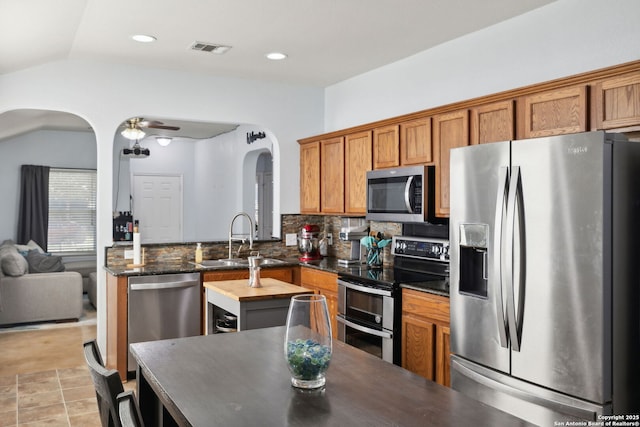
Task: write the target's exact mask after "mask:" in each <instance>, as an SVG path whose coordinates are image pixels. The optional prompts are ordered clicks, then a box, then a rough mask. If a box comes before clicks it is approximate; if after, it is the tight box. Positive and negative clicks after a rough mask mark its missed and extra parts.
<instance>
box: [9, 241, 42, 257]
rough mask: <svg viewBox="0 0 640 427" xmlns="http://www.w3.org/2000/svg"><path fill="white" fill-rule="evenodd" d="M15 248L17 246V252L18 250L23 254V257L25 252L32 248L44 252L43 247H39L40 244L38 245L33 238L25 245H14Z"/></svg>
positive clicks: (25, 254)
mask: <svg viewBox="0 0 640 427" xmlns="http://www.w3.org/2000/svg"><path fill="white" fill-rule="evenodd" d="M16 248H18V252H20V253H21V254H22V255H24V256H25V257H26V256H27V254H28V253H29V251H30V250H32V249H36V250H37V251H38V252H40V253H41V254H43V253H45V252H44V249H42V248H41V247H40V245H38V244H37V243H36V242H34V241H33V240H29V243H27V244H26V245H16Z"/></svg>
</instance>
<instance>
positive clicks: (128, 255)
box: [124, 249, 133, 259]
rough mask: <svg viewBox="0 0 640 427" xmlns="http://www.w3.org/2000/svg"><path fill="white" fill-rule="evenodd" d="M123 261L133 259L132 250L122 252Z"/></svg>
mask: <svg viewBox="0 0 640 427" xmlns="http://www.w3.org/2000/svg"><path fill="white" fill-rule="evenodd" d="M124 259H133V249H129V250H126V249H125V251H124Z"/></svg>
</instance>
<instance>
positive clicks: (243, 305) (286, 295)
mask: <svg viewBox="0 0 640 427" xmlns="http://www.w3.org/2000/svg"><path fill="white" fill-rule="evenodd" d="M260 282H261V283H262V287H260V288H251V287H249V281H248V280H247V279H239V280H220V281H211V282H204V284H203V285H204V288H205V292H206V299H207V304H206V312H205V316H206V323H205V325H206V334H212V333H217V332H222V331H227V332H228V331H229V327H228V325H226V324H223V323H222V319H224V318H225V316H226V314H227V313H231V314H233V315H235V316H237V322H236V328H237V330H238V331H246V330H248V329H260V328H269V327H272V326H282V325H284V324H285V323H286V322H287V312H288V311H289V303H290V301H291V297H293V296H295V295H301V294H312V293H313V291H312V290H311V289H307V288H303V287H300V286H296V285H292V284H291V283H286V282H283V281H281V280H277V279H272V278H264V279H261V280H260Z"/></svg>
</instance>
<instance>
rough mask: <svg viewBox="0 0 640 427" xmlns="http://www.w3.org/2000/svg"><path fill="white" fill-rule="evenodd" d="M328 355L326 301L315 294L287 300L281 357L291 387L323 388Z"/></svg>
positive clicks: (330, 346)
mask: <svg viewBox="0 0 640 427" xmlns="http://www.w3.org/2000/svg"><path fill="white" fill-rule="evenodd" d="M331 352H332V341H331V322H330V321H329V310H328V309H327V300H326V298H325V297H324V296H323V295H315V294H304V295H296V296H294V297H293V298H291V303H290V304H289V312H288V314H287V326H286V333H285V338H284V356H285V360H286V362H287V366H288V367H289V371H290V372H291V384H292V385H293V386H294V387H298V388H302V389H316V388H320V387H323V386H324V385H325V382H326V380H325V372H326V371H327V369H328V368H329V362H330V361H331Z"/></svg>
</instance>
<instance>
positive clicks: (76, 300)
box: [0, 240, 83, 326]
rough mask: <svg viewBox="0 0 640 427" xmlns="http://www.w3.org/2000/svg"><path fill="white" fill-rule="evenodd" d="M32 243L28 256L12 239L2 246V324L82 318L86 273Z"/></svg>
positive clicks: (0, 248) (0, 293)
mask: <svg viewBox="0 0 640 427" xmlns="http://www.w3.org/2000/svg"><path fill="white" fill-rule="evenodd" d="M31 243H32V242H29V244H28V245H27V247H28V254H27V256H24V255H22V254H21V253H20V251H19V250H18V248H19V247H20V246H21V245H16V244H15V243H13V242H12V241H10V240H5V241H4V242H3V243H2V244H1V245H0V326H4V325H12V324H19V323H31V322H42V321H58V320H74V319H75V320H77V319H79V318H80V316H81V315H82V310H83V308H82V292H83V285H82V275H81V274H80V273H79V272H77V271H65V267H64V264H63V263H62V259H61V258H60V257H56V256H52V255H49V254H46V253H44V252H43V251H42V250H41V249H39V248H36V247H35V246H37V245H35V244H33V245H32V244H31ZM29 245H31V246H29ZM34 245H35V246H34ZM21 249H23V248H21Z"/></svg>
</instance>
